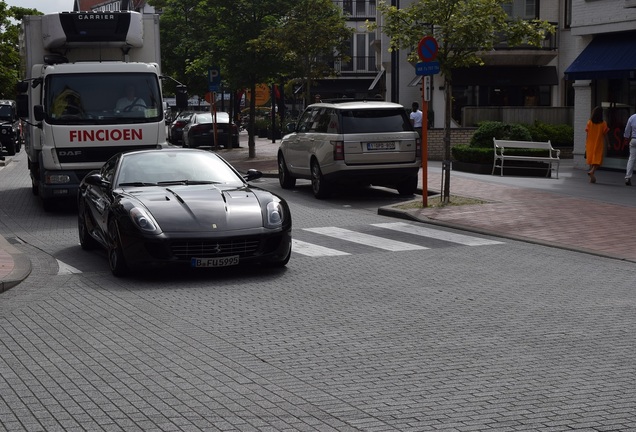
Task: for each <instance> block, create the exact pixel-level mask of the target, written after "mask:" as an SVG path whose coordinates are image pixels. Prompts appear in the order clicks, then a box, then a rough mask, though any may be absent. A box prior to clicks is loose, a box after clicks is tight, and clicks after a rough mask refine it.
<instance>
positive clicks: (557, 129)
mask: <svg viewBox="0 0 636 432" xmlns="http://www.w3.org/2000/svg"><path fill="white" fill-rule="evenodd" d="M525 127H526V128H528V130H529V131H530V135H531V136H532V141H544V142H545V141H548V140H549V141H550V142H551V143H552V146H553V147H571V146H573V145H574V128H573V127H572V126H570V125H566V124H558V125H554V124H548V123H543V122H540V121H536V122H535V123H534V124H532V125H525Z"/></svg>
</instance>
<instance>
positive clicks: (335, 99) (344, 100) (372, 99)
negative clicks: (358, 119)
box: [320, 98, 385, 104]
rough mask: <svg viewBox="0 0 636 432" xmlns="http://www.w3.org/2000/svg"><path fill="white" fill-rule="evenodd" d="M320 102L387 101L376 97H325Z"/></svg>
mask: <svg viewBox="0 0 636 432" xmlns="http://www.w3.org/2000/svg"><path fill="white" fill-rule="evenodd" d="M320 102H322V103H332V104H337V103H345V102H385V100H384V99H374V98H364V99H357V98H334V99H323V100H321V101H320Z"/></svg>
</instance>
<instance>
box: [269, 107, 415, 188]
mask: <svg viewBox="0 0 636 432" xmlns="http://www.w3.org/2000/svg"><path fill="white" fill-rule="evenodd" d="M421 155H422V149H421V142H420V136H419V134H418V133H417V132H416V131H415V130H414V129H413V126H411V121H410V120H409V117H408V115H407V114H406V110H405V109H404V107H403V106H402V105H399V104H395V103H391V102H380V101H360V102H352V101H346V100H342V101H336V102H330V103H316V104H313V105H309V106H308V107H307V109H305V111H304V112H303V114H302V116H301V117H300V119H299V120H298V122H297V123H295V124H293V125H291V133H289V134H288V135H285V137H283V139H282V141H281V144H280V148H279V150H278V180H279V182H280V185H281V187H283V188H284V189H292V188H293V187H294V186H295V185H296V179H298V178H300V179H309V180H311V185H312V189H313V193H314V196H315V197H316V198H324V197H327V196H328V195H329V194H330V192H331V191H332V190H333V187H334V185H336V184H346V185H351V184H355V185H369V184H373V185H377V186H386V187H391V188H395V189H397V191H398V192H399V193H400V194H401V195H412V194H413V193H415V190H416V189H417V182H418V172H419V169H420V167H421V165H422V159H421Z"/></svg>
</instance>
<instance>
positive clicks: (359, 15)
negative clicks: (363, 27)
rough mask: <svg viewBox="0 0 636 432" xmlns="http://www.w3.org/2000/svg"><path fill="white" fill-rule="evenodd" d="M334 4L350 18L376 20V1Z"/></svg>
mask: <svg viewBox="0 0 636 432" xmlns="http://www.w3.org/2000/svg"><path fill="white" fill-rule="evenodd" d="M334 4H335V5H336V6H338V7H339V8H340V9H341V10H342V12H343V13H344V14H345V15H346V16H347V17H349V18H354V19H373V20H375V10H376V2H375V0H334Z"/></svg>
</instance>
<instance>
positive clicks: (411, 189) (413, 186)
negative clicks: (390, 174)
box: [397, 175, 417, 196]
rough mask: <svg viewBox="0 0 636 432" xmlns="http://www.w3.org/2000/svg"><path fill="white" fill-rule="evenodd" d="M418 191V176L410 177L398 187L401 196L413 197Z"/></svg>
mask: <svg viewBox="0 0 636 432" xmlns="http://www.w3.org/2000/svg"><path fill="white" fill-rule="evenodd" d="M416 190H417V176H416V175H415V176H413V177H409V178H407V179H406V180H402V181H401V182H400V183H398V185H397V191H398V193H399V194H400V195H405V196H407V195H413V194H414V193H415V191H416Z"/></svg>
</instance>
